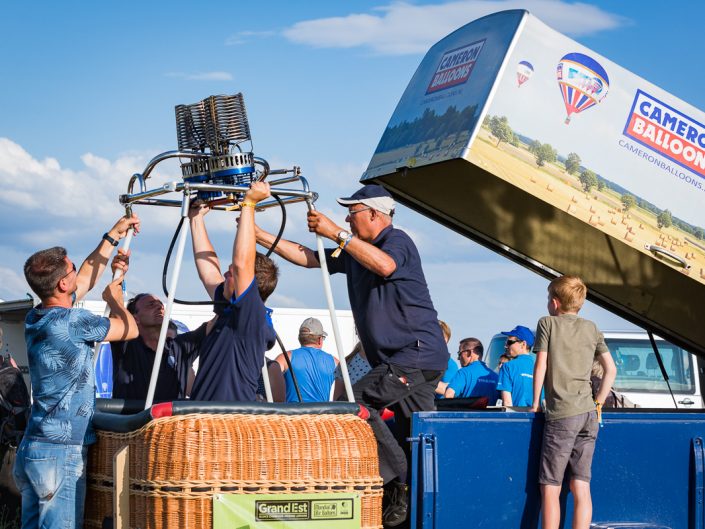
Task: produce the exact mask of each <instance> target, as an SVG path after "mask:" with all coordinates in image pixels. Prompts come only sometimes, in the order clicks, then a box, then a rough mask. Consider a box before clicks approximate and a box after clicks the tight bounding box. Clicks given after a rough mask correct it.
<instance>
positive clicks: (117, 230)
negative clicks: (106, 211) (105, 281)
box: [76, 214, 140, 300]
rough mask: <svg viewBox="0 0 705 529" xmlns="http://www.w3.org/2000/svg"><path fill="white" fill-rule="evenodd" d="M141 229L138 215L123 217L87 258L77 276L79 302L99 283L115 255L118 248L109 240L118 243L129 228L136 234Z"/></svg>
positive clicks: (77, 297)
mask: <svg viewBox="0 0 705 529" xmlns="http://www.w3.org/2000/svg"><path fill="white" fill-rule="evenodd" d="M139 227H140V219H139V217H137V215H135V214H133V215H132V216H131V217H130V218H128V217H122V218H121V219H120V220H118V221H117V222H116V223H115V225H114V226H113V227H112V228H110V230H108V231H107V232H106V233H105V235H104V236H103V238H102V239H101V241H100V243H99V244H98V246H97V247H96V249H95V250H93V251H92V252H91V254H90V255H89V256H88V257H86V260H85V261H83V263H82V264H81V267H80V268H79V269H78V273H77V274H76V299H77V300H81V299H83V297H84V296H85V295H86V294H87V293H88V292H90V290H91V289H92V288H93V287H94V286H95V284H96V283H97V282H98V280H99V279H100V276H102V275H103V272H104V271H105V268H106V266H107V264H108V260H109V259H110V255H111V254H112V253H113V250H114V249H115V246H117V244H115V245H114V244H112V243H111V242H110V241H109V239H112V240H113V241H115V242H116V243H117V241H119V240H120V239H122V238H124V237H125V236H126V235H127V230H128V229H129V228H133V229H134V230H135V232H138V231H139Z"/></svg>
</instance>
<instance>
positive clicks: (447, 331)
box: [438, 320, 450, 343]
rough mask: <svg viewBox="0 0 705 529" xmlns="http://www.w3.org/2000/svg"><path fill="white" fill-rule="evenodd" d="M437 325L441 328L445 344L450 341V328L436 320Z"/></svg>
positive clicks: (441, 321)
mask: <svg viewBox="0 0 705 529" xmlns="http://www.w3.org/2000/svg"><path fill="white" fill-rule="evenodd" d="M438 325H440V326H441V331H443V338H444V339H445V341H446V343H448V342H449V341H450V326H449V325H448V324H447V323H446V322H444V321H443V320H438Z"/></svg>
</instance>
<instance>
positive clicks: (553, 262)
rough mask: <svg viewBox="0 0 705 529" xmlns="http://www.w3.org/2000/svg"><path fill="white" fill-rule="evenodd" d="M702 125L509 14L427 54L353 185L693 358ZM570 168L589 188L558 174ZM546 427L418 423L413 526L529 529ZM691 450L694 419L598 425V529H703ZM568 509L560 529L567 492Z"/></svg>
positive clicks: (699, 271) (701, 277)
mask: <svg viewBox="0 0 705 529" xmlns="http://www.w3.org/2000/svg"><path fill="white" fill-rule="evenodd" d="M702 123H705V114H703V112H701V111H700V110H698V109H696V108H694V107H692V106H690V105H688V104H687V103H685V102H683V101H681V100H679V99H677V98H675V97H674V96H672V95H670V94H668V93H666V92H665V91H663V90H661V89H660V88H658V87H656V86H654V85H652V84H651V83H649V82H647V81H645V80H643V79H641V78H639V77H637V76H636V75H634V74H632V73H630V72H628V71H626V70H625V69H624V68H621V67H619V66H618V65H616V64H614V63H612V62H611V61H609V60H608V59H606V58H604V57H601V56H599V55H598V54H596V53H595V52H593V51H591V50H589V49H587V48H585V47H584V46H582V45H580V44H579V43H577V42H575V41H573V40H571V39H569V38H567V37H565V36H564V35H561V34H560V33H558V32H556V31H554V30H552V29H551V28H549V27H548V26H546V25H545V24H543V23H541V22H540V21H539V20H537V19H536V18H535V17H533V16H532V15H530V14H529V13H528V12H526V11H523V10H513V11H504V12H500V13H495V14H493V15H489V16H486V17H484V18H481V19H478V20H476V21H474V22H472V23H470V24H468V25H466V26H464V27H462V28H460V29H458V30H457V31H455V32H453V33H452V34H450V35H449V36H447V37H446V38H444V39H442V40H441V41H440V42H438V43H437V44H436V45H434V46H433V47H432V48H431V49H430V50H429V52H428V53H427V55H426V56H425V57H424V59H423V60H422V62H421V64H420V66H419V67H418V69H417V71H416V72H415V74H414V76H413V78H412V79H411V81H410V83H409V85H408V87H407V89H406V91H405V92H404V94H403V96H402V98H401V100H400V101H399V103H398V106H397V108H396V110H395V111H394V113H393V115H392V117H391V119H390V121H389V125H388V126H387V128H386V130H385V131H384V133H383V135H382V138H381V140H380V142H379V145H378V147H377V149H376V151H375V153H374V155H373V157H372V159H371V161H370V163H369V166H368V169H367V171H366V172H365V174H364V175H363V177H362V181H363V182H365V183H372V182H376V183H379V184H382V185H384V186H385V187H386V188H387V189H389V190H390V191H391V192H392V194H393V195H394V196H395V198H396V199H397V200H399V201H400V202H402V203H404V204H405V205H407V206H409V207H411V208H412V209H415V210H417V211H419V212H420V213H421V214H423V215H425V216H427V217H429V218H431V219H433V220H435V221H437V222H440V223H442V224H444V225H446V226H448V227H449V228H451V229H453V230H455V231H457V232H459V233H461V234H463V235H465V236H467V237H469V238H471V239H473V240H475V241H476V242H478V243H480V244H482V245H484V246H486V247H488V248H490V249H492V250H493V251H495V252H498V253H500V254H501V255H504V256H506V257H507V258H509V259H511V260H513V261H515V262H517V263H519V264H521V265H523V266H525V267H527V268H529V269H531V270H533V271H535V272H537V273H539V274H541V275H543V276H544V277H546V278H553V277H557V276H559V275H561V274H572V275H578V276H581V277H582V278H583V279H584V280H585V282H586V283H587V285H588V288H589V299H591V300H592V301H593V302H595V303H597V304H598V305H601V306H602V307H604V308H607V309H608V310H610V311H612V312H614V313H616V314H618V315H620V316H622V317H624V318H626V319H628V320H630V321H632V322H633V323H635V324H637V325H639V326H641V327H643V328H644V329H646V330H647V331H648V332H650V333H658V334H659V335H661V336H663V337H664V338H667V339H668V340H670V341H672V342H674V343H676V344H678V345H680V346H681V347H684V348H686V349H687V350H689V351H692V352H693V353H695V354H697V355H699V356H700V357H703V356H705V326H704V325H703V324H702V322H703V321H704V320H705V305H703V304H702V303H700V302H699V301H700V300H702V299H703V297H704V296H705V243H703V241H702V240H701V239H700V238H698V234H701V233H702V227H703V226H705V210H703V209H702V206H701V205H702V198H703V195H702V191H703V190H705V126H704V125H701V124H702ZM701 140H704V141H702V142H701ZM701 143H702V144H701ZM575 153H579V154H580V161H581V164H580V166H581V169H582V172H583V173H584V172H586V171H588V170H589V171H590V173H592V176H594V177H595V180H594V181H591V178H592V176H587V175H585V176H584V177H583V175H581V174H580V173H578V172H577V171H575V170H574V169H575V168H572V167H570V163H569V159H570V157H571V155H573V154H575ZM448 190H452V193H449V192H448ZM628 195H630V196H631V198H629V197H628ZM632 201H633V202H632ZM517 204H521V207H516V205H517ZM664 211H669V212H670V213H671V214H672V215H673V216H674V217H678V218H679V219H680V222H679V223H678V226H677V227H675V226H669V227H664V223H662V222H661V221H660V220H659V215H660V214H661V213H663V212H664ZM655 349H656V348H655ZM654 352H655V355H656V356H657V357H659V353H658V350H655V351H654ZM660 369H661V371H662V373H663V374H664V375H666V378H667V372H668V369H667V368H666V367H665V366H664V365H663V362H660ZM702 375H703V370H702V367H699V368H698V376H700V377H701V378H702ZM456 404H457V403H456ZM542 429H543V415H542V414H533V413H528V412H526V411H522V410H521V409H516V410H472V411H471V410H469V409H468V410H466V411H457V410H453V411H436V412H427V413H418V414H416V415H415V416H414V419H413V425H412V437H411V439H410V442H411V443H412V459H413V461H412V476H413V479H412V491H411V495H412V513H411V527H414V528H450V527H476V528H485V527H486V528H502V527H521V528H533V527H537V526H538V525H537V524H538V523H539V517H540V504H541V501H540V495H539V487H538V484H537V474H538V461H539V453H540V444H541V432H542ZM703 438H705V416H704V415H703V414H702V413H700V412H699V411H698V410H693V411H688V410H673V411H669V412H666V413H664V412H662V410H649V409H635V410H628V411H627V410H625V411H619V412H606V413H605V414H604V427H602V428H601V429H600V433H599V437H598V442H597V449H596V453H595V457H594V464H593V481H592V494H593V500H594V501H593V502H594V514H593V527H596V528H607V527H620V528H632V527H634V528H635V527H640V528H647V527H649V528H657V527H658V528H662V527H668V528H674V529H675V528H678V529H680V528H701V527H705V510H704V505H703V500H704V498H703V487H704V486H705V475H704V474H703V472H704V463H705V460H704V455H705V452H704V451H703ZM564 500H565V504H566V509H563V515H564V517H565V520H567V521H566V522H565V523H564V525H563V526H564V527H569V526H570V522H569V521H570V520H571V511H572V507H571V499H570V497H569V495H568V494H567V487H564ZM566 511H567V512H566Z"/></svg>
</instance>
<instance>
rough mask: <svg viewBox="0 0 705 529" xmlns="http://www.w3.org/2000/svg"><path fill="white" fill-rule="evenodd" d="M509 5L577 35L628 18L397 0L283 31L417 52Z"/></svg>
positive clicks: (476, 1) (320, 43)
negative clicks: (471, 22)
mask: <svg viewBox="0 0 705 529" xmlns="http://www.w3.org/2000/svg"><path fill="white" fill-rule="evenodd" d="M506 9H527V10H529V11H531V12H532V13H533V14H534V15H536V16H537V17H539V18H540V19H541V20H543V21H544V22H545V23H547V24H548V25H549V26H551V27H553V28H555V29H556V30H558V31H560V32H562V33H566V34H568V35H570V36H573V37H579V36H583V35H589V34H592V33H596V32H599V31H605V30H611V29H615V28H617V27H619V26H622V25H624V24H625V23H627V21H626V20H625V19H624V18H623V17H620V16H618V15H615V14H613V13H609V12H607V11H604V10H602V9H600V8H599V7H597V6H594V5H589V4H586V3H582V2H574V3H571V2H566V1H562V0H524V1H520V0H489V1H483V0H460V1H456V2H448V3H445V4H439V5H430V4H429V5H412V4H408V3H404V2H398V3H392V4H389V5H386V6H382V7H379V8H377V9H376V10H375V11H376V12H377V13H375V14H364V13H353V14H350V15H347V16H344V17H330V18H320V19H313V20H305V21H302V22H297V23H296V24H294V25H293V26H291V27H289V28H287V29H286V30H284V36H285V37H286V38H288V39H289V40H291V41H293V42H297V43H300V44H307V45H310V46H314V47H318V48H356V47H363V48H368V49H370V50H372V51H373V52H374V53H378V54H382V55H403V54H418V53H424V52H425V51H426V50H428V48H429V47H430V46H431V45H433V44H434V43H435V42H437V41H438V40H440V39H441V38H443V37H444V36H446V35H447V34H449V33H451V32H452V31H454V30H455V29H457V28H458V27H459V26H460V25H462V24H464V23H467V22H470V21H472V20H475V19H476V18H479V17H482V16H485V15H488V14H490V13H494V12H497V11H502V10H506ZM576 21H577V22H576Z"/></svg>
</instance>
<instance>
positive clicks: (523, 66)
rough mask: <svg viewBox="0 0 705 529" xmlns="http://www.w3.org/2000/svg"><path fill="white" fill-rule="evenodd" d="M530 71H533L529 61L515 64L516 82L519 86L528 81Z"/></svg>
mask: <svg viewBox="0 0 705 529" xmlns="http://www.w3.org/2000/svg"><path fill="white" fill-rule="evenodd" d="M532 73H534V67H533V66H532V65H531V63H530V62H529V61H521V62H520V63H519V64H518V65H517V83H519V86H521V85H523V84H524V83H525V82H526V81H528V80H529V78H530V77H531V74H532Z"/></svg>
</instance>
